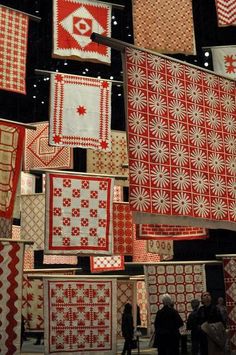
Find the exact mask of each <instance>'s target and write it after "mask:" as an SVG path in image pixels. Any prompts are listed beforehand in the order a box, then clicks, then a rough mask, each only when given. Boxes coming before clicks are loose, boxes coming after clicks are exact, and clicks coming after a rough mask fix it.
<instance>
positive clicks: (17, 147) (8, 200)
mask: <svg viewBox="0 0 236 355" xmlns="http://www.w3.org/2000/svg"><path fill="white" fill-rule="evenodd" d="M24 138H25V128H24V127H21V126H18V125H15V124H11V123H6V122H1V119H0V217H4V218H11V217H12V213H13V208H14V199H15V195H16V189H17V184H18V179H19V175H20V169H21V158H22V147H23V144H22V143H23V142H24Z"/></svg>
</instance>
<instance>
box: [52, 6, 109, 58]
mask: <svg viewBox="0 0 236 355" xmlns="http://www.w3.org/2000/svg"><path fill="white" fill-rule="evenodd" d="M92 32H96V33H99V34H101V35H103V36H107V37H110V36H111V6H109V5H106V4H105V3H103V4H100V3H99V2H94V3H91V1H86V0H79V1H76V2H75V1H73V0H54V50H53V53H54V55H56V56H62V57H65V58H66V57H72V59H81V58H83V59H86V60H92V61H101V62H105V63H110V48H108V47H106V46H104V45H101V44H97V43H94V42H92V40H91V39H90V36H91V34H92Z"/></svg>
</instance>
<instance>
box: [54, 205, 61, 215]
mask: <svg viewBox="0 0 236 355" xmlns="http://www.w3.org/2000/svg"><path fill="white" fill-rule="evenodd" d="M53 215H54V216H61V208H60V207H54V208H53Z"/></svg>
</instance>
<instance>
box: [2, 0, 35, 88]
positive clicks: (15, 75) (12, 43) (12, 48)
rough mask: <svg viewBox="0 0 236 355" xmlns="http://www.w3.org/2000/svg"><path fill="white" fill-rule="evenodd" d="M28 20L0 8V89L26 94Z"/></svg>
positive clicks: (17, 12) (23, 15)
mask: <svg viewBox="0 0 236 355" xmlns="http://www.w3.org/2000/svg"><path fill="white" fill-rule="evenodd" d="M28 22H29V18H28V16H27V15H25V14H24V13H22V12H19V11H14V10H13V9H9V8H6V7H2V6H0V33H1V36H0V89H3V90H7V91H14V92H17V93H20V94H26V87H25V75H26V56H27V41H28Z"/></svg>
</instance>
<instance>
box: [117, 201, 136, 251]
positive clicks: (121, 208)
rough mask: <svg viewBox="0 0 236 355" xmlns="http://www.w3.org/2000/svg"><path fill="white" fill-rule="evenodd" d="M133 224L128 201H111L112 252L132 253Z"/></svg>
mask: <svg viewBox="0 0 236 355" xmlns="http://www.w3.org/2000/svg"><path fill="white" fill-rule="evenodd" d="M133 233H134V225H133V222H132V214H131V211H130V208H129V204H128V203H125V202H123V203H119V202H118V203H113V239H114V254H118V255H119V254H121V255H132V253H133Z"/></svg>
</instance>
